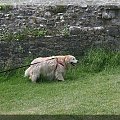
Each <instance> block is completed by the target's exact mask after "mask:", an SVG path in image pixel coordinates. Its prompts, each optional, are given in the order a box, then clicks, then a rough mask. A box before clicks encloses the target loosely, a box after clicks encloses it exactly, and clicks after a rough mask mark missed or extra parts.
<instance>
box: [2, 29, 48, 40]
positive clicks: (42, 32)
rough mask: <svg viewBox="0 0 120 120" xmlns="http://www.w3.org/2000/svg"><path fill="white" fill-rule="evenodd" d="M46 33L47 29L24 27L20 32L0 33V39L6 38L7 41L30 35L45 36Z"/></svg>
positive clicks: (25, 37) (21, 38) (22, 38)
mask: <svg viewBox="0 0 120 120" xmlns="http://www.w3.org/2000/svg"><path fill="white" fill-rule="evenodd" d="M46 33H47V31H46V30H44V29H30V28H26V29H24V30H22V31H21V32H16V33H4V34H0V40H7V41H11V40H24V39H28V38H30V37H33V38H36V37H41V36H45V35H46Z"/></svg>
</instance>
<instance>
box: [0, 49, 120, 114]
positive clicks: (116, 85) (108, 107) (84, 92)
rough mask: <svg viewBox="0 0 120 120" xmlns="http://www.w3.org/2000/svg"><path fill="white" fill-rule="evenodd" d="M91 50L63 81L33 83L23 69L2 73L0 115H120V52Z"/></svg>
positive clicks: (0, 78)
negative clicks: (7, 73) (6, 73)
mask: <svg viewBox="0 0 120 120" xmlns="http://www.w3.org/2000/svg"><path fill="white" fill-rule="evenodd" d="M91 52H92V53H91V54H87V55H86V57H85V58H84V59H83V60H81V62H80V63H79V65H77V66H75V67H73V68H72V69H70V70H69V71H68V72H67V73H66V76H65V81H64V82H57V81H47V80H45V81H40V82H39V83H37V84H33V83H31V81H29V80H28V79H27V78H24V77H23V72H24V70H21V72H16V73H15V74H13V75H9V76H5V75H4V77H3V76H1V77H0V114H39V115H44V114H48V115H57V114H62V115H63V114H67V115H69V114H72V115H101V114H102V115H103V114H105V115H106V114H107V115H109V114H111V115H113V114H115V115H118V114H120V66H119V60H118V59H117V58H119V57H118V56H119V52H117V53H116V52H114V53H109V54H108V52H104V51H102V50H100V51H99V52H98V51H96V52H95V51H94V52H93V51H91ZM104 54H105V55H104ZM103 55H104V57H103ZM116 56H117V58H116ZM103 59H105V60H103ZM102 60H103V61H102ZM101 61H102V62H101ZM113 61H114V62H113ZM99 64H100V66H99V67H98V65H99Z"/></svg>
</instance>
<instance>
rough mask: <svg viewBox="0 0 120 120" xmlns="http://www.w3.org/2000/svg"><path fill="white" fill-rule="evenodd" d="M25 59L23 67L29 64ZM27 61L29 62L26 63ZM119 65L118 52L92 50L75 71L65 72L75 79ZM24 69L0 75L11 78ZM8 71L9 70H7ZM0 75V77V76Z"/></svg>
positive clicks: (119, 57)
mask: <svg viewBox="0 0 120 120" xmlns="http://www.w3.org/2000/svg"><path fill="white" fill-rule="evenodd" d="M31 60H32V59H31V58H30V59H29V60H28V59H27V60H26V62H25V65H28V64H30V61H31ZM28 61H29V62H28ZM119 65H120V51H108V50H104V49H92V50H90V51H89V52H87V53H86V54H85V55H84V57H83V58H82V59H80V60H79V63H78V64H77V65H76V66H75V67H74V68H75V69H69V70H68V71H67V76H66V77H67V78H71V79H72V78H76V77H77V76H78V74H79V73H81V72H82V73H98V72H101V71H103V70H108V69H110V68H115V67H117V66H119ZM26 68H27V67H26ZM26 68H20V69H17V70H14V71H11V72H6V73H4V74H1V75H2V76H6V77H12V76H19V75H21V74H24V71H25V69H26ZM8 69H9V68H8ZM1 75H0V76H1Z"/></svg>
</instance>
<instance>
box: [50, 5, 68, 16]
mask: <svg viewBox="0 0 120 120" xmlns="http://www.w3.org/2000/svg"><path fill="white" fill-rule="evenodd" d="M66 10H67V8H66V6H64V5H57V6H56V7H55V8H53V9H52V10H51V12H53V13H54V14H57V13H64V12H66Z"/></svg>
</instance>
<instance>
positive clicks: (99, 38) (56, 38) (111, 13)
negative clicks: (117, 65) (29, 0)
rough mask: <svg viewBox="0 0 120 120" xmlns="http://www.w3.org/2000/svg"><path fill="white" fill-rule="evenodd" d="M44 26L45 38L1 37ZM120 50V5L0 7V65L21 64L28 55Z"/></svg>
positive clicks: (78, 54)
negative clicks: (98, 48) (103, 48)
mask: <svg viewBox="0 0 120 120" xmlns="http://www.w3.org/2000/svg"><path fill="white" fill-rule="evenodd" d="M26 28H30V29H35V28H36V29H38V28H39V29H42V30H43V29H44V30H46V31H47V33H46V34H45V36H44V37H35V38H33V37H29V38H27V39H26V38H25V39H23V40H19V39H15V40H12V41H6V40H3V39H2V37H3V36H4V35H5V34H7V33H13V34H15V33H17V32H21V31H22V30H23V29H26ZM66 33H67V35H66ZM93 46H94V47H96V46H97V47H105V48H109V49H111V50H120V6H119V5H112V6H111V5H107V6H83V7H81V6H73V5H67V6H35V5H33V6H31V5H27V6H12V7H9V9H7V8H5V9H4V10H3V9H1V10H0V66H1V68H4V67H5V66H9V64H11V63H12V61H14V64H13V65H14V66H16V65H20V64H23V62H22V61H23V60H25V59H26V58H27V57H28V56H32V58H35V57H38V56H50V55H58V54H73V55H75V56H80V55H83V54H84V53H85V51H86V50H88V49H90V48H91V47H93Z"/></svg>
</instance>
